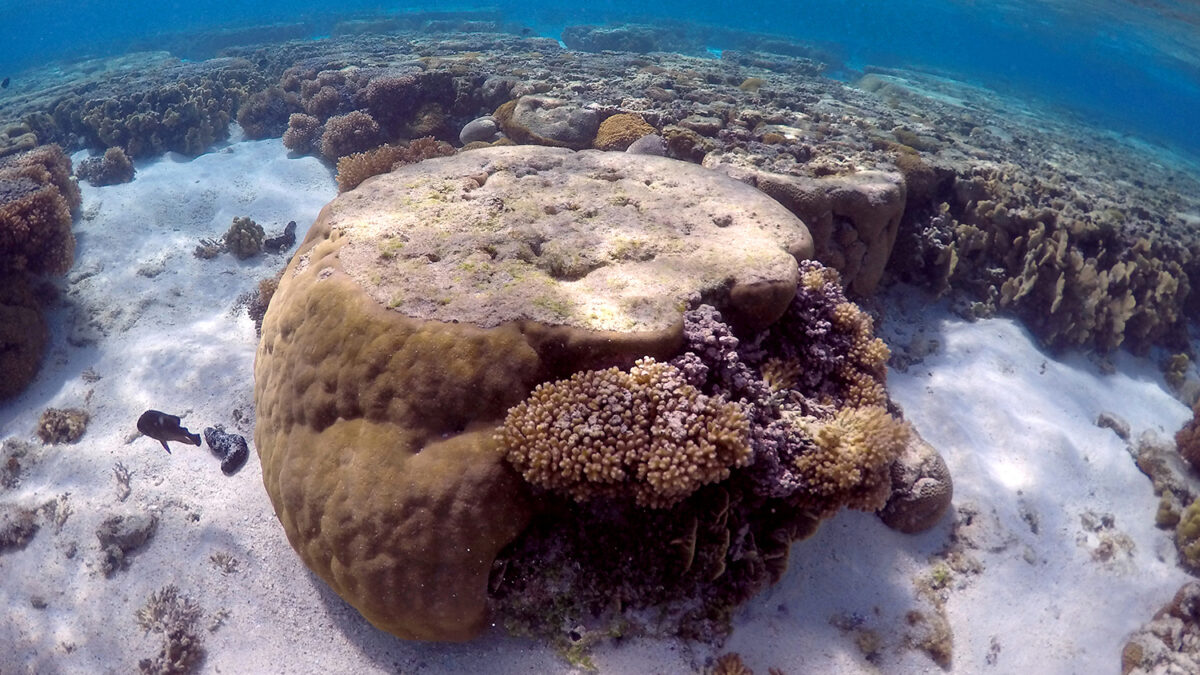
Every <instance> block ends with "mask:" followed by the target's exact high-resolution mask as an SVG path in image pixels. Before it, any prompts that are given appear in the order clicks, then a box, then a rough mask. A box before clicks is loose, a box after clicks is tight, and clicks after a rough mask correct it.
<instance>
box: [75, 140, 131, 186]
mask: <svg viewBox="0 0 1200 675" xmlns="http://www.w3.org/2000/svg"><path fill="white" fill-rule="evenodd" d="M134 173H135V171H134V168H133V162H131V161H129V155H126V154H125V151H124V150H122V149H121V148H120V147H119V146H118V147H112V148H109V149H107V150H105V151H104V156H103V157H92V158H90V159H85V160H83V161H82V162H80V163H79V167H78V168H77V169H76V170H75V174H76V175H77V176H79V177H80V178H82V179H84V180H86V181H87V182H89V183H91V184H92V185H94V186H96V187H103V186H105V185H116V184H117V183H128V182H129V181H131V180H133V175H134Z"/></svg>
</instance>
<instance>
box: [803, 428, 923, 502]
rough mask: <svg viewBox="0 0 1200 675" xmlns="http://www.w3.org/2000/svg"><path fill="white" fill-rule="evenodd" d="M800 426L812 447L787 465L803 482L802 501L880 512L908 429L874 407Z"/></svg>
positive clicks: (905, 442) (907, 435)
mask: <svg viewBox="0 0 1200 675" xmlns="http://www.w3.org/2000/svg"><path fill="white" fill-rule="evenodd" d="M802 424H804V426H805V427H806V428H807V429H808V430H809V431H810V433H811V435H812V438H813V441H814V446H815V448H814V449H813V450H811V451H809V452H805V453H802V454H799V455H797V456H796V457H795V459H794V460H793V463H794V464H795V466H796V469H797V471H798V472H799V474H800V476H801V477H802V479H803V481H804V486H805V487H804V492H805V493H806V494H805V495H804V497H803V499H804V500H805V501H807V500H809V499H812V498H815V499H814V501H816V502H818V503H823V504H830V503H834V504H836V503H841V504H844V505H846V506H848V507H850V508H855V509H860V510H863V511H874V510H876V509H879V508H882V507H883V505H884V503H885V502H886V501H887V498H888V495H889V494H890V493H891V474H890V472H889V469H890V467H891V464H892V462H893V461H894V460H895V459H896V457H898V456H899V455H900V453H901V452H902V451H903V450H904V447H905V445H906V444H907V443H908V441H909V435H910V433H911V432H910V430H909V427H908V425H907V424H906V423H904V422H901V421H898V420H896V419H895V418H894V417H892V416H891V415H889V414H888V412H887V410H886V409H885V408H882V407H880V406H868V407H865V408H842V409H841V410H838V411H837V413H835V414H834V416H833V419H831V420H828V421H824V422H817V423H802Z"/></svg>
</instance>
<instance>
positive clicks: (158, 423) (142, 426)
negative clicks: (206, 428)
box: [137, 410, 200, 453]
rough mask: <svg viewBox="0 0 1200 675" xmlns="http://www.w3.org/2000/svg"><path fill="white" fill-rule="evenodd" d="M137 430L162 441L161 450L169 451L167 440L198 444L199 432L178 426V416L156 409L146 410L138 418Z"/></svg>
mask: <svg viewBox="0 0 1200 675" xmlns="http://www.w3.org/2000/svg"><path fill="white" fill-rule="evenodd" d="M137 428H138V431H140V432H142V433H143V434H146V435H147V436H149V437H150V438H153V439H154V440H156V441H158V442H159V443H162V446H163V450H166V451H167V452H168V453H169V452H171V448H170V446H168V445H167V441H175V442H177V443H187V444H188V445H200V434H193V433H192V432H190V431H188V430H187V429H186V428H184V427H181V426H179V418H178V417H176V416H175V415H168V414H167V413H165V412H159V411H157V410H147V411H146V412H144V413H142V416H141V417H139V418H138V423H137Z"/></svg>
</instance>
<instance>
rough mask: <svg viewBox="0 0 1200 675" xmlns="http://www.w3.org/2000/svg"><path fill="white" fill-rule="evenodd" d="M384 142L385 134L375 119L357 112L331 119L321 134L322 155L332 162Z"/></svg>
mask: <svg viewBox="0 0 1200 675" xmlns="http://www.w3.org/2000/svg"><path fill="white" fill-rule="evenodd" d="M382 142H383V132H382V131H380V129H379V124H378V123H376V122H375V120H374V118H372V117H371V116H370V115H368V114H367V113H365V112H362V111H360V110H355V111H353V112H349V113H346V114H345V115H338V116H336V117H330V118H329V119H328V120H327V121H326V122H325V132H324V133H322V134H321V154H322V155H324V156H325V159H328V160H329V161H331V162H336V161H337V160H338V159H340V158H342V157H345V156H346V155H349V154H352V153H355V152H362V151H364V150H369V149H371V148H373V147H375V146H377V145H379V144H380V143H382Z"/></svg>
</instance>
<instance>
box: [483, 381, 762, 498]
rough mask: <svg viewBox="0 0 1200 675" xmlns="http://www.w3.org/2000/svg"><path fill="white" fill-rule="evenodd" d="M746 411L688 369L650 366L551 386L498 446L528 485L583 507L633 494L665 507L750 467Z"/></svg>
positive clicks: (524, 409)
mask: <svg viewBox="0 0 1200 675" xmlns="http://www.w3.org/2000/svg"><path fill="white" fill-rule="evenodd" d="M748 431H749V425H748V423H747V421H746V418H745V417H744V416H743V414H742V411H741V409H740V408H739V407H738V406H735V405H731V404H729V403H727V402H725V401H722V400H720V399H717V398H710V397H708V396H705V395H704V394H701V393H700V392H699V391H698V390H697V389H696V388H695V387H693V386H691V385H689V384H687V383H686V382H685V381H684V380H683V376H682V374H681V373H680V371H679V370H678V369H677V368H675V367H674V366H672V365H670V364H666V363H658V362H655V361H654V360H653V359H649V358H644V359H640V360H639V361H638V362H637V364H636V365H635V366H634V367H633V368H632V369H631V370H630V371H629V372H628V373H626V372H624V371H622V370H620V369H618V368H609V369H607V370H600V371H587V372H583V373H576V374H575V375H573V376H572V377H571V378H570V379H568V380H563V381H559V382H553V383H547V384H542V385H539V386H538V387H537V389H535V390H534V391H533V393H532V394H530V396H529V398H527V399H526V400H525V401H523V402H521V403H520V404H519V405H517V406H515V407H513V408H512V410H510V411H509V414H508V417H507V418H506V419H505V422H504V426H503V427H502V428H501V431H500V432H499V434H498V436H497V438H498V440H499V441H500V442H501V443H502V444H503V445H504V447H505V450H506V457H507V459H508V460H509V462H511V463H512V464H513V466H514V467H515V468H516V469H517V470H518V471H519V472H521V474H522V475H523V476H524V477H525V479H526V480H527V481H529V482H530V483H532V484H534V485H537V486H539V487H542V488H546V489H550V490H557V491H561V492H563V493H565V494H568V495H571V496H572V497H574V498H575V499H577V500H579V501H586V500H590V499H593V498H595V497H601V496H603V497H628V496H632V497H633V498H634V501H635V502H636V503H637V504H638V505H640V506H649V507H652V508H664V507H667V506H671V505H672V504H675V503H677V502H679V501H680V500H682V499H684V498H685V497H687V496H688V495H690V494H692V493H693V492H695V491H696V489H697V488H699V487H700V486H702V485H705V484H708V483H713V482H716V481H720V480H724V479H725V478H727V477H728V476H729V471H730V469H731V468H733V467H738V466H744V465H745V464H746V463H747V462H749V460H750V446H749V443H748V438H747V434H748Z"/></svg>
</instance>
